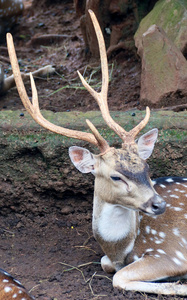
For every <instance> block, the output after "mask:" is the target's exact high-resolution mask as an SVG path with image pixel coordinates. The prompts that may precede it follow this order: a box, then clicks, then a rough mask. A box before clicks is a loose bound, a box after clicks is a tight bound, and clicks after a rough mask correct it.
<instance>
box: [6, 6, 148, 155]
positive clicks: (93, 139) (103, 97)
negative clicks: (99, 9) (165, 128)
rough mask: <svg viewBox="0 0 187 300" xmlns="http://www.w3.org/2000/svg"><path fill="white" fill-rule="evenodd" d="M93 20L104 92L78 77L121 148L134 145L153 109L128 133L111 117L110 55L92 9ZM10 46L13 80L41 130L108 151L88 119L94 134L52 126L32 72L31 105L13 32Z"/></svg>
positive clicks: (104, 142) (9, 35)
mask: <svg viewBox="0 0 187 300" xmlns="http://www.w3.org/2000/svg"><path fill="white" fill-rule="evenodd" d="M89 13H90V17H91V19H92V22H93V25H94V28H95V32H96V36H97V39H98V44H99V51H100V57H101V70H102V88H101V92H100V93H98V92H96V91H95V90H93V89H92V88H91V87H90V86H89V84H88V83H87V82H86V81H85V79H84V78H83V76H82V75H81V74H80V73H79V72H78V74H79V77H80V79H81V81H82V83H83V85H84V86H85V88H86V89H87V90H88V91H89V92H90V94H91V95H92V96H93V97H94V99H95V100H96V101H97V103H98V105H99V108H100V110H101V114H102V116H103V119H104V120H105V122H106V124H107V125H108V126H109V127H110V128H111V129H112V130H113V131H114V132H116V133H117V135H118V136H119V137H120V138H121V139H122V140H123V144H122V147H124V146H125V145H126V144H132V143H134V142H135V141H134V139H135V136H136V135H137V134H138V133H139V132H140V130H141V129H142V128H144V127H145V125H146V124H147V122H148V120H149V117H150V110H149V108H148V107H147V108H146V116H145V118H144V119H143V120H142V121H141V122H140V123H139V124H138V125H137V126H136V127H135V128H133V129H132V130H130V131H129V132H127V131H125V129H123V128H122V127H121V126H120V125H118V124H117V123H116V122H115V121H114V120H113V119H112V117H111V116H110V113H109V109H108V104H107V93H108V82H109V79H108V62H107V55H106V48H105V43H104V38H103V35H102V32H101V29H100V26H99V23H98V21H97V19H96V17H95V14H94V13H93V11H91V10H89ZM7 45H8V52H9V57H10V62H11V65H12V70H13V74H14V79H15V82H16V86H17V89H18V93H19V96H20V98H21V100H22V102H23V105H24V106H25V108H26V110H27V111H28V112H29V114H30V115H31V116H32V118H33V119H34V120H35V121H36V122H37V123H38V124H40V125H41V126H42V127H44V128H46V129H48V130H50V131H52V132H55V133H58V134H61V135H64V136H67V137H71V138H75V139H79V140H84V141H87V142H89V143H92V144H94V145H96V146H98V147H99V149H100V151H101V153H103V152H105V151H106V150H107V149H109V145H108V143H107V142H106V141H105V139H104V138H103V137H102V136H101V135H100V134H99V132H98V131H97V129H96V128H95V126H94V125H93V124H92V123H91V122H90V121H88V120H87V124H88V126H89V127H90V129H91V131H92V133H93V134H91V133H87V132H81V131H77V130H71V129H67V128H64V127H61V126H57V125H54V124H52V123H51V122H49V121H47V120H46V119H45V118H44V117H43V116H42V114H41V112H40V109H39V104H38V95H37V90H36V86H35V83H34V79H33V76H32V74H31V73H30V80H31V88H32V102H30V100H29V98H28V96H27V93H26V90H25V87H24V84H23V81H22V78H21V74H20V70H19V65H18V61H17V57H16V52H15V48H14V44H13V39H12V35H11V34H10V33H7Z"/></svg>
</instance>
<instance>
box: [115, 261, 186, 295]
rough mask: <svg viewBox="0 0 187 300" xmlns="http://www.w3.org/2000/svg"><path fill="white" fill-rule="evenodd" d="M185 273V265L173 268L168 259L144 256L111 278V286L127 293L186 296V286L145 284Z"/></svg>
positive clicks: (183, 263)
mask: <svg viewBox="0 0 187 300" xmlns="http://www.w3.org/2000/svg"><path fill="white" fill-rule="evenodd" d="M185 273H187V263H186V262H182V263H181V265H180V266H179V265H178V266H176V265H175V266H174V262H172V261H171V260H170V259H169V258H168V257H166V256H165V258H164V257H163V256H162V257H160V258H156V257H155V256H144V257H143V258H140V259H139V260H137V261H136V262H133V263H131V264H130V265H128V266H126V267H124V268H122V269H121V270H120V271H118V272H117V273H116V274H115V275H114V277H113V286H114V287H117V288H120V289H124V290H127V291H139V292H145V293H155V294H164V295H182V296H185V295H187V284H182V285H180V284H178V283H176V282H175V283H173V282H172V283H169V282H163V283H160V282H159V283H158V282H147V281H158V280H160V279H164V278H168V277H172V276H176V275H183V274H185Z"/></svg>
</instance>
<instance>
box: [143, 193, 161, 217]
mask: <svg viewBox="0 0 187 300" xmlns="http://www.w3.org/2000/svg"><path fill="white" fill-rule="evenodd" d="M165 209H166V201H164V200H163V199H162V197H160V196H159V195H155V196H153V197H152V198H150V199H149V200H148V201H147V202H146V203H145V204H143V207H142V210H143V211H144V212H147V213H151V214H155V215H160V214H163V213H164V212H165Z"/></svg>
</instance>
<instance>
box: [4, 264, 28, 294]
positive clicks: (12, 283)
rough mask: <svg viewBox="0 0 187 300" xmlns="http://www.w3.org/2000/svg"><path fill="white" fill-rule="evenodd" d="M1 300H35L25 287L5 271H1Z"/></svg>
mask: <svg viewBox="0 0 187 300" xmlns="http://www.w3.org/2000/svg"><path fill="white" fill-rule="evenodd" d="M0 299H1V300H34V298H33V297H32V296H31V295H29V294H28V292H27V291H26V289H25V288H24V286H23V285H22V284H21V283H20V282H19V281H18V280H17V279H15V278H14V277H12V276H11V275H10V274H9V273H7V272H6V271H4V270H3V269H0Z"/></svg>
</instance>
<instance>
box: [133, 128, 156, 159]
mask: <svg viewBox="0 0 187 300" xmlns="http://www.w3.org/2000/svg"><path fill="white" fill-rule="evenodd" d="M157 137H158V129H157V128H154V129H152V130H150V131H148V132H147V133H145V134H144V135H142V136H141V137H140V138H139V139H138V153H139V156H140V157H141V158H142V159H144V160H145V159H147V158H149V157H150V156H151V154H152V152H153V149H154V145H155V142H156V140H157Z"/></svg>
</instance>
